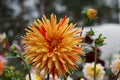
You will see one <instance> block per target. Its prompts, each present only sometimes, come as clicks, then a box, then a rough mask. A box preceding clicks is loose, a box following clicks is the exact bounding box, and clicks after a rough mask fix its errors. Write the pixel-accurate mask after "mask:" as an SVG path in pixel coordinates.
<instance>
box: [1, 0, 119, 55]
mask: <svg viewBox="0 0 120 80" xmlns="http://www.w3.org/2000/svg"><path fill="white" fill-rule="evenodd" d="M88 8H94V9H97V10H98V19H97V21H96V22H95V25H94V26H97V27H98V26H99V27H101V28H97V27H96V29H97V30H96V31H95V32H97V33H98V34H100V33H103V35H104V36H105V37H107V39H106V41H107V42H106V43H107V45H106V46H105V47H103V53H105V54H106V55H108V54H107V53H115V51H116V49H118V50H120V42H119V40H120V38H119V37H118V36H119V35H120V25H119V23H120V0H74V1H73V0H0V33H3V32H5V33H6V34H7V35H8V38H9V41H10V42H12V41H13V40H18V41H19V40H20V38H21V37H20V36H21V35H23V34H24V32H25V30H24V29H25V27H28V26H29V25H30V24H31V23H32V22H33V20H34V19H38V18H41V16H42V15H43V14H45V15H46V16H47V17H48V18H49V16H50V14H51V13H54V14H56V15H57V17H58V18H60V17H64V16H65V15H66V16H68V17H69V18H70V21H71V22H73V23H75V22H77V23H78V25H77V27H81V26H82V22H83V17H82V15H81V12H82V11H83V10H86V9H88ZM109 23H110V24H109ZM103 24H108V25H103ZM114 24H115V25H114ZM102 26H103V27H102ZM116 26H117V27H116ZM88 29H89V27H88ZM88 29H86V30H88ZM112 34H113V35H112ZM113 36H114V37H113ZM113 47H114V48H113ZM103 57H104V55H103Z"/></svg>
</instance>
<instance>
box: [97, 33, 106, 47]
mask: <svg viewBox="0 0 120 80" xmlns="http://www.w3.org/2000/svg"><path fill="white" fill-rule="evenodd" d="M105 39H106V38H105V37H103V36H102V34H100V35H99V37H98V38H96V39H95V45H97V46H102V45H104V44H105V43H104V41H105Z"/></svg>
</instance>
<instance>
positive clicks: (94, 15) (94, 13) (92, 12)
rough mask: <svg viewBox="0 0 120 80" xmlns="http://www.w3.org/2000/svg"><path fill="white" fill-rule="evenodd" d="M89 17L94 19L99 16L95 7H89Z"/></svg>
mask: <svg viewBox="0 0 120 80" xmlns="http://www.w3.org/2000/svg"><path fill="white" fill-rule="evenodd" d="M86 14H87V16H88V18H89V19H94V18H96V16H97V10H95V9H88V10H87V12H86Z"/></svg>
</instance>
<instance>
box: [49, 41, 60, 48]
mask: <svg viewBox="0 0 120 80" xmlns="http://www.w3.org/2000/svg"><path fill="white" fill-rule="evenodd" d="M58 44H59V41H58V40H57V39H52V40H51V43H50V47H51V49H52V50H53V49H54V50H56V49H57V48H58Z"/></svg>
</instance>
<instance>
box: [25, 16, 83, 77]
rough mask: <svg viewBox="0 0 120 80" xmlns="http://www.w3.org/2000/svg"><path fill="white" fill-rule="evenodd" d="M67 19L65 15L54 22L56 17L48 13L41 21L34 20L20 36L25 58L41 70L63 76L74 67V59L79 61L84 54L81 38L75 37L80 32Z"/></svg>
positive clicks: (38, 70)
mask: <svg viewBox="0 0 120 80" xmlns="http://www.w3.org/2000/svg"><path fill="white" fill-rule="evenodd" d="M68 22H69V18H67V17H64V18H61V19H60V20H59V22H58V23H57V18H56V16H55V15H54V14H51V19H50V20H49V19H47V18H46V16H43V17H42V20H39V19H37V20H35V21H34V22H33V23H34V24H32V25H31V26H30V27H29V28H28V29H26V34H25V35H24V36H23V39H24V41H23V44H24V49H25V54H26V58H27V59H28V60H29V63H30V64H32V65H33V67H36V68H37V72H38V73H40V72H41V71H42V70H45V74H44V75H45V76H46V74H48V73H49V74H52V75H53V76H54V75H58V76H62V75H64V76H65V75H66V73H70V70H74V69H76V67H77V64H76V61H80V62H81V61H82V60H81V57H80V56H84V52H83V48H81V47H79V45H81V44H82V40H83V37H82V36H76V34H80V33H81V32H82V31H81V30H80V29H74V30H72V29H73V27H75V25H76V24H72V23H71V24H68Z"/></svg>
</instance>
